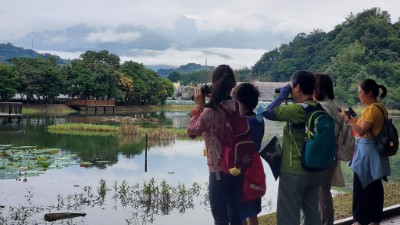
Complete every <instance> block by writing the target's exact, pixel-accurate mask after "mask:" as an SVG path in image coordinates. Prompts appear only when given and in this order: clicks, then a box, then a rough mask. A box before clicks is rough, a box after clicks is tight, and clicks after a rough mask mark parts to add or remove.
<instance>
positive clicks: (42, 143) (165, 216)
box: [0, 112, 400, 225]
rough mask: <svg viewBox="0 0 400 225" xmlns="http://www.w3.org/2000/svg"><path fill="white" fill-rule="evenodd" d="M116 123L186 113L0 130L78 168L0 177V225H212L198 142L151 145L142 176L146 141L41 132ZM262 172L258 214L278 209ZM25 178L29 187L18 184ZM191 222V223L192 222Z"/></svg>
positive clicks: (171, 120) (32, 121) (55, 119)
mask: <svg viewBox="0 0 400 225" xmlns="http://www.w3.org/2000/svg"><path fill="white" fill-rule="evenodd" d="M114 117H129V118H143V120H141V122H140V123H141V125H143V126H146V127H157V126H169V127H177V128H184V127H186V124H187V121H188V120H189V116H188V114H187V112H151V113H143V114H125V115H117V116H113V115H110V116H102V115H101V116H90V115H88V116H86V115H78V114H71V115H69V116H54V115H53V116H29V117H28V116H25V117H24V118H22V121H21V124H19V125H17V124H7V125H3V126H0V134H1V135H0V144H3V145H5V144H13V145H14V146H33V145H34V146H37V147H38V148H40V149H51V148H57V149H61V150H62V151H65V152H66V153H69V154H76V156H77V162H78V163H79V164H78V165H71V166H68V167H63V168H62V169H57V170H56V169H54V170H47V171H46V172H45V173H44V174H40V176H33V177H30V176H29V175H28V174H25V176H22V177H20V179H21V180H20V181H17V180H12V179H7V180H1V179H0V185H1V187H2V188H1V189H0V200H1V202H0V205H4V206H6V207H5V208H4V209H0V210H1V211H0V224H18V223H19V224H35V223H36V224H43V215H44V214H45V213H47V212H50V211H62V210H73V211H78V212H85V213H87V216H86V217H82V218H73V219H66V220H64V221H63V222H59V223H55V224H89V225H91V224H99V221H102V223H103V224H145V223H147V224H150V223H152V224H154V225H161V224H162V225H172V224H174V225H175V224H192V225H202V224H212V216H211V212H209V206H208V205H207V202H208V201H207V195H206V193H203V192H204V188H205V186H206V182H207V180H208V172H207V166H206V159H205V158H204V157H203V147H204V146H203V142H202V141H190V140H172V141H171V140H170V141H156V140H149V142H148V150H149V151H148V172H144V168H145V165H144V164H145V160H144V150H145V139H144V138H143V137H142V138H140V137H132V136H126V135H116V136H101V137H99V136H79V135H67V134H50V133H47V132H46V126H47V125H50V124H54V123H71V122H77V121H79V122H90V123H97V124H98V123H101V124H112V123H116V121H113V120H112V118H114ZM151 117H154V118H156V119H157V120H158V121H159V122H158V123H152V122H151V120H149V118H151ZM397 126H398V125H397ZM281 133H282V124H281V123H277V122H270V121H266V128H265V134H266V135H265V137H264V139H265V140H268V139H269V137H271V136H272V135H278V136H279V135H280V134H281ZM78 159H79V161H78ZM398 159H399V156H398V155H397V156H396V157H395V158H392V159H391V161H392V169H393V170H392V173H393V176H392V178H390V179H391V180H392V181H393V180H394V179H395V178H396V177H400V174H399V171H398V169H397V168H400V160H398ZM81 165H84V166H82V167H81ZM264 167H265V170H266V174H267V186H268V187H267V194H266V196H265V197H264V199H263V211H262V214H265V213H269V212H273V211H274V210H275V206H276V196H277V183H276V182H275V180H274V178H273V176H272V174H271V172H270V170H269V167H268V165H264ZM342 168H343V170H344V173H345V175H346V176H345V178H346V181H347V182H348V184H346V186H347V187H351V185H350V184H351V177H352V173H351V170H349V168H348V166H347V165H345V164H344V165H343V166H342ZM25 179H26V181H27V182H23V181H24V180H25ZM99 181H101V182H99ZM103 181H104V182H103ZM194 183H196V184H197V186H196V188H193V184H194ZM197 191H200V194H197ZM150 193H151V194H150ZM155 193H157V194H155ZM189 195H190V196H191V197H190V196H189ZM102 196H104V197H102ZM82 199H84V200H82ZM194 217H195V218H196V221H193V218H194ZM14 219H18V220H19V221H20V222H18V223H17V222H16V220H14ZM35 221H36V222H35Z"/></svg>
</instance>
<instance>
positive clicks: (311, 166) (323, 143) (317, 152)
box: [301, 104, 336, 172]
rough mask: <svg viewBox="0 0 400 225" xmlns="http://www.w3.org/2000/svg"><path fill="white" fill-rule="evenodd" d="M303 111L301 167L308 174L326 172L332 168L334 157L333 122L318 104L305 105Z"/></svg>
mask: <svg viewBox="0 0 400 225" xmlns="http://www.w3.org/2000/svg"><path fill="white" fill-rule="evenodd" d="M304 110H305V111H306V122H305V130H306V132H305V139H304V142H303V145H302V151H301V165H302V167H303V169H304V170H306V171H309V172H319V171H323V170H326V169H328V168H329V167H331V166H332V164H333V162H334V161H335V156H336V137H335V120H334V119H333V118H332V117H331V116H330V115H329V114H328V113H327V112H326V111H325V110H324V109H323V108H322V106H321V105H320V104H317V106H312V105H307V106H306V107H305V109H304ZM303 126H304V124H303Z"/></svg>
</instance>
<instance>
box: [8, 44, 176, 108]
mask: <svg viewBox="0 0 400 225" xmlns="http://www.w3.org/2000/svg"><path fill="white" fill-rule="evenodd" d="M9 61H10V62H11V64H0V99H1V100H2V101H6V100H10V99H11V98H12V97H14V96H15V94H17V93H18V94H20V95H21V98H26V99H27V100H28V101H31V100H33V99H34V98H36V99H38V101H44V102H52V101H53V100H54V99H55V98H56V97H57V96H59V95H61V94H63V95H68V96H70V98H79V99H101V100H110V99H112V100H116V101H118V102H120V103H122V104H142V103H143V102H146V103H148V104H160V103H161V104H162V103H164V101H165V100H166V98H167V97H168V96H171V95H172V93H173V83H172V82H171V81H170V80H168V79H166V78H162V77H159V76H158V75H157V73H156V72H154V71H152V70H149V69H147V68H146V67H145V66H144V65H143V64H139V63H136V62H133V61H127V62H124V63H122V64H120V58H119V56H117V55H115V54H110V53H109V52H108V51H106V50H103V51H99V52H95V51H87V52H85V53H83V54H82V55H81V56H80V58H79V59H76V60H72V62H71V63H70V64H67V65H59V64H57V62H56V59H55V58H52V57H50V58H41V57H39V58H25V57H21V58H12V59H10V60H9Z"/></svg>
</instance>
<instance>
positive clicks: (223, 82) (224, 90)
mask: <svg viewBox="0 0 400 225" xmlns="http://www.w3.org/2000/svg"><path fill="white" fill-rule="evenodd" d="M235 82H236V81H235V75H234V74H233V70H232V69H231V68H230V67H229V66H228V65H220V66H218V67H217V68H216V69H215V70H214V71H213V74H212V92H211V97H210V100H209V101H208V103H207V104H206V105H205V107H209V108H212V109H217V107H218V105H219V104H220V103H221V102H222V101H223V100H226V99H230V98H231V97H230V94H231V91H232V88H233V87H234V85H235Z"/></svg>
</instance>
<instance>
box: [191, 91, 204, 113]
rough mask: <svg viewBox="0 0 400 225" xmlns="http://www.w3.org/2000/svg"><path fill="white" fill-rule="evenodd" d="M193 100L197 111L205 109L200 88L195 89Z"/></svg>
mask: <svg viewBox="0 0 400 225" xmlns="http://www.w3.org/2000/svg"><path fill="white" fill-rule="evenodd" d="M193 100H194V103H195V105H196V109H197V110H199V111H200V110H201V109H202V108H203V107H204V96H203V93H201V90H200V87H197V88H196V89H194V98H193Z"/></svg>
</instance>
